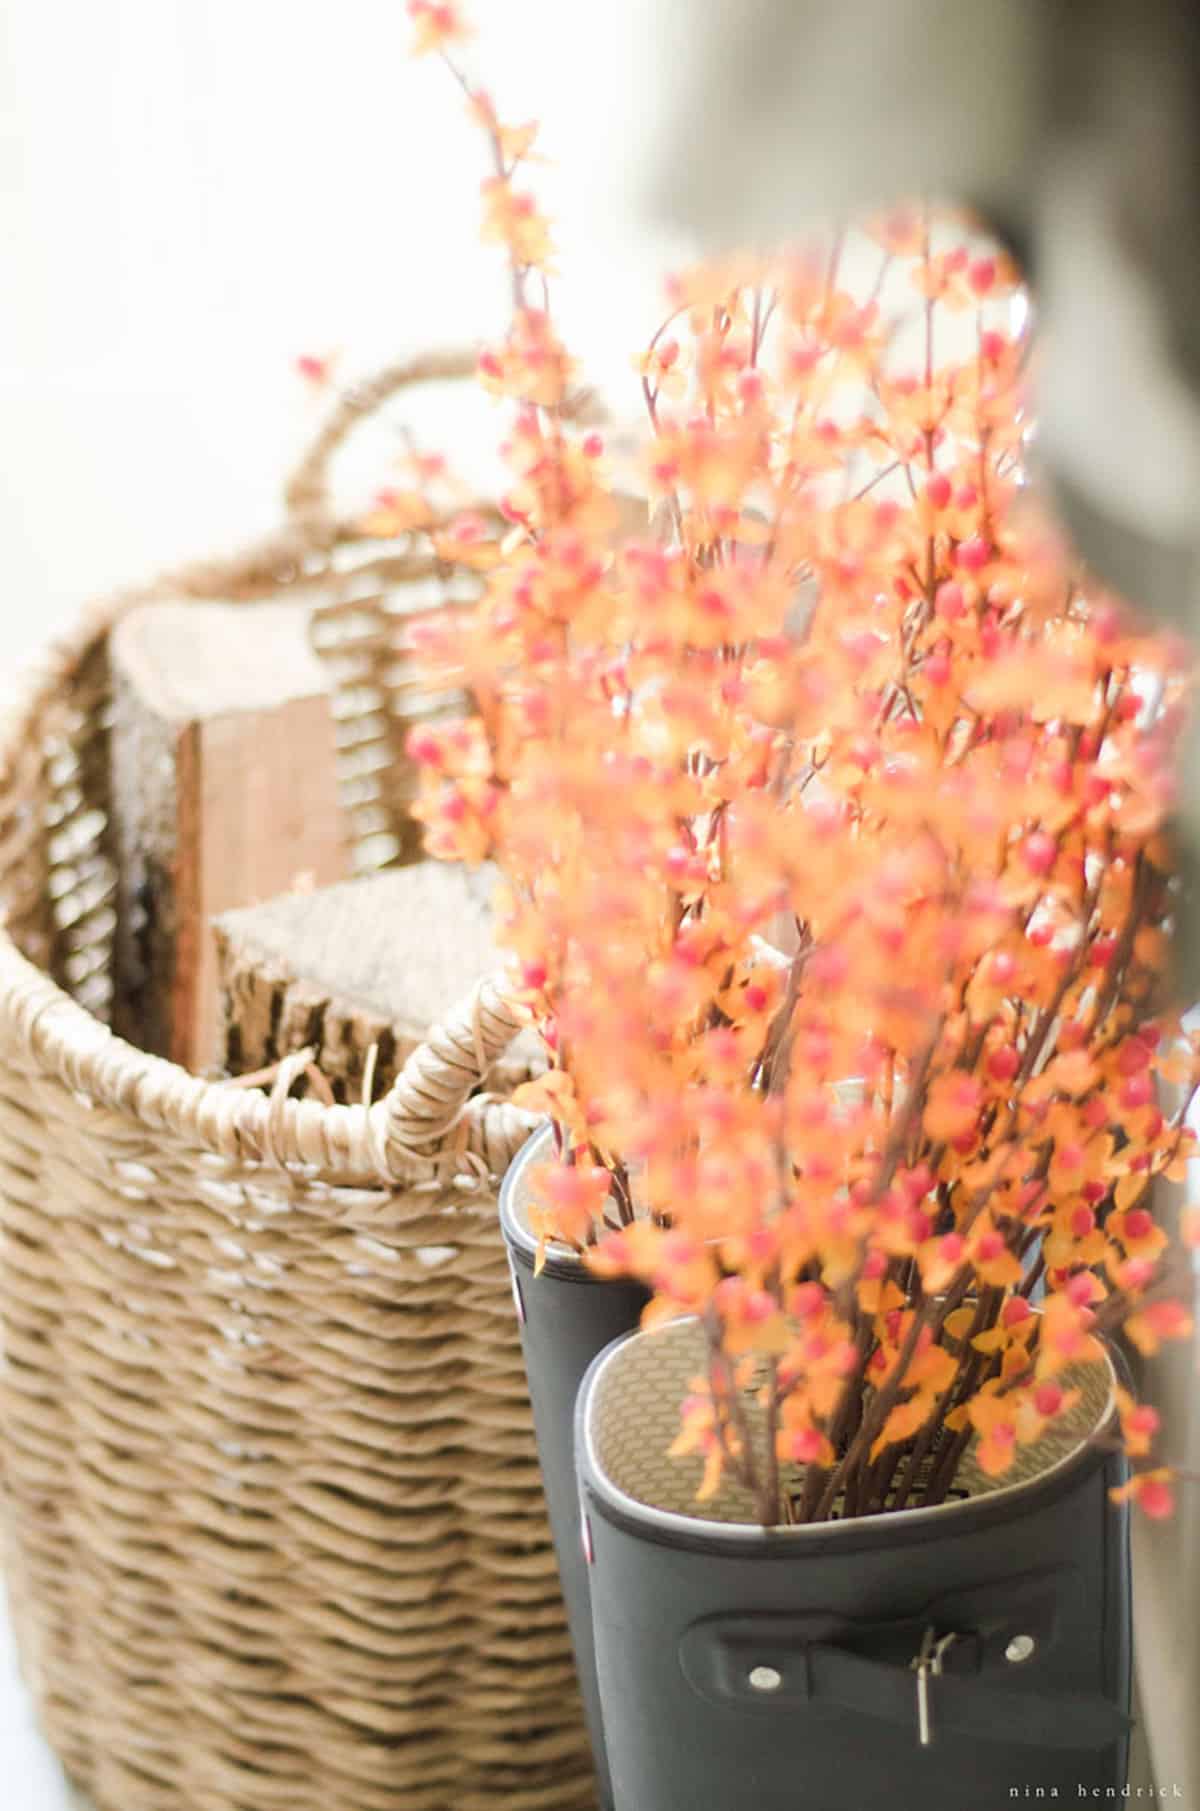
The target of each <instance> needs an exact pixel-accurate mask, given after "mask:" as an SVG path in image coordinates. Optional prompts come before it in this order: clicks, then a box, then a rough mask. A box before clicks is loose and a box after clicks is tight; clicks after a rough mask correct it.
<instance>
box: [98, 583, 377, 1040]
mask: <svg viewBox="0 0 1200 1811" xmlns="http://www.w3.org/2000/svg"><path fill="white" fill-rule="evenodd" d="M309 616H310V609H309V607H308V606H307V605H305V604H298V603H294V602H288V603H256V604H237V605H234V604H219V603H213V604H208V603H178V604H176V603H163V604H151V605H147V606H145V607H143V608H142V609H139V610H135V611H133V612H131V614H130V615H129V616H127V617H126V618H125V619H124V620H123V621H122V622H121V623H120V624H119V625H118V627H117V628H116V630H115V631H114V634H113V636H112V640H111V660H112V680H113V726H112V801H113V803H112V816H113V836H114V843H115V852H116V857H117V865H118V870H119V875H120V880H119V888H118V927H117V947H116V999H115V1003H114V1023H115V1025H116V1028H117V1030H118V1031H119V1032H120V1033H121V1034H122V1035H123V1036H125V1037H127V1038H129V1039H130V1040H131V1041H132V1042H134V1043H137V1044H140V1045H141V1046H142V1047H143V1048H144V1049H148V1050H152V1051H154V1052H156V1053H157V1054H158V1055H161V1056H169V1057H171V1058H172V1059H173V1060H174V1061H176V1062H179V1063H182V1064H184V1065H185V1067H187V1068H190V1069H194V1070H201V1069H203V1068H205V1067H206V1066H207V1065H209V1064H210V1063H211V1062H212V1061H213V1058H214V1056H215V1054H216V1036H217V982H216V950H215V946H214V941H213V936H212V930H211V921H212V919H213V918H214V916H216V914H218V913H220V912H223V911H227V910H229V909H230V908H233V907H238V906H246V905H249V904H251V903H252V902H253V901H255V900H258V899H267V898H270V897H271V896H272V895H274V894H277V893H279V892H281V891H283V890H284V889H286V888H288V887H291V886H294V885H295V884H296V882H297V880H298V879H299V878H300V877H302V876H310V877H311V878H312V879H313V881H315V882H316V883H317V884H318V885H324V884H327V883H329V882H332V881H336V880H339V879H340V878H341V877H342V876H343V875H344V874H345V873H346V872H347V868H348V857H347V851H346V847H345V834H344V824H343V820H342V815H341V812H340V809H339V805H338V798H337V786H336V774H335V758H334V728H333V720H332V712H331V706H330V700H329V697H328V693H327V684H326V680H325V677H324V673H323V671H322V668H321V665H320V663H319V662H318V661H317V660H316V659H315V657H314V656H313V654H312V652H311V650H310V647H309V637H308V623H309Z"/></svg>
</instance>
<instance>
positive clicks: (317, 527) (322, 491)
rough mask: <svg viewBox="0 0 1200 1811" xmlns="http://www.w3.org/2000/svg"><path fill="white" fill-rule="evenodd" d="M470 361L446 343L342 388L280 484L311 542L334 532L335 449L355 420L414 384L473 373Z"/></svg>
mask: <svg viewBox="0 0 1200 1811" xmlns="http://www.w3.org/2000/svg"><path fill="white" fill-rule="evenodd" d="M476 363H477V354H476V353H475V352H474V351H472V350H469V349H467V348H466V347H447V348H443V349H441V350H439V351H434V352H425V353H420V354H418V356H417V357H415V358H410V359H405V360H402V361H400V362H398V363H396V364H392V365H388V366H386V367H385V368H384V370H382V371H379V372H377V373H376V375H375V376H374V377H369V378H365V379H364V380H363V381H362V382H361V383H357V384H354V385H353V386H352V387H351V388H350V389H348V390H346V391H345V392H344V393H343V395H342V396H341V397H340V398H339V399H338V403H337V407H336V408H335V409H334V411H333V413H332V414H331V415H330V416H329V418H328V420H327V421H325V423H324V424H323V425H322V427H321V429H320V430H319V432H318V434H317V436H316V438H315V439H314V441H313V442H312V445H311V446H310V447H309V449H308V451H307V452H306V453H305V454H304V456H303V458H302V459H301V460H300V462H299V464H298V465H297V466H296V468H295V470H294V471H293V472H292V475H291V477H290V478H289V479H288V481H287V483H286V485H285V486H284V493H283V499H284V505H285V507H286V509H287V513H288V516H289V518H290V520H291V522H292V524H293V525H294V526H295V527H296V528H298V529H300V530H301V531H302V532H303V533H304V535H305V536H306V538H307V539H309V540H310V541H311V542H312V543H313V544H314V545H315V546H320V547H327V546H330V545H332V543H333V541H334V540H335V539H336V538H337V535H338V533H339V524H338V522H337V520H336V517H335V516H334V511H333V499H332V495H331V492H330V466H331V464H332V461H333V457H334V455H335V453H337V452H338V450H339V449H340V448H341V447H342V446H343V445H344V444H345V442H346V441H347V440H348V439H349V437H350V435H351V434H352V433H353V431H354V429H355V428H356V427H358V426H359V424H360V423H361V422H364V421H367V420H369V418H370V417H371V416H372V415H374V414H376V413H377V412H378V410H380V409H381V408H382V407H383V406H384V404H385V403H387V402H390V400H391V398H392V397H393V396H397V395H399V393H400V392H401V391H402V390H408V389H412V388H415V387H416V386H417V385H419V384H429V383H452V382H459V381H461V380H462V379H463V378H466V377H471V376H473V375H474V372H475V368H476Z"/></svg>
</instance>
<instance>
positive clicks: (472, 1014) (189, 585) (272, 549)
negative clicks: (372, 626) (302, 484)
mask: <svg viewBox="0 0 1200 1811" xmlns="http://www.w3.org/2000/svg"><path fill="white" fill-rule="evenodd" d="M305 547H306V542H305V539H304V537H303V536H299V537H297V536H296V535H294V534H292V533H291V532H285V533H284V534H283V535H282V536H280V537H278V538H277V539H276V540H275V541H271V542H266V543H264V544H263V546H262V548H261V549H258V550H251V552H250V553H249V554H248V555H245V556H239V557H238V558H237V559H236V560H235V561H231V562H229V564H228V568H227V570H228V571H229V572H230V573H237V574H243V573H245V572H248V571H252V570H258V571H260V572H262V573H267V572H270V571H274V572H276V573H278V574H279V575H280V582H281V583H283V582H286V581H287V580H288V579H290V578H295V577H298V576H300V569H301V567H302V565H303V556H304V552H305ZM310 550H311V549H310ZM225 570H226V568H225V567H223V566H220V565H218V566H215V567H207V568H195V569H192V571H191V572H187V573H183V574H181V575H180V580H179V583H178V585H177V586H176V587H174V593H175V595H178V596H179V597H180V598H181V599H183V600H185V601H186V600H187V599H188V598H189V597H193V598H199V597H207V598H211V597H213V595H214V592H216V593H219V591H220V589H221V587H220V586H219V585H217V584H214V580H216V579H219V577H220V575H221V573H222V572H223V571H225ZM171 591H172V586H171V584H170V581H169V580H168V581H160V582H158V583H156V584H154V585H152V586H147V587H145V588H141V589H138V590H131V591H127V592H124V593H121V594H119V595H118V596H116V597H114V598H111V599H107V600H104V601H102V602H100V603H92V604H89V605H85V606H84V608H83V609H82V610H81V611H80V612H78V613H77V615H76V617H75V619H74V621H73V623H72V624H71V625H70V626H69V627H68V628H67V629H66V630H65V631H63V632H62V633H60V634H59V635H58V636H56V637H55V638H54V639H53V640H52V641H51V642H50V643H49V644H48V645H47V646H45V647H44V648H43V649H42V650H41V651H40V652H39V653H37V654H35V655H34V656H33V657H32V659H29V660H27V661H26V662H25V663H24V665H23V667H22V668H21V669H19V671H18V673H17V676H16V679H15V681H14V684H13V686H12V688H11V690H10V692H9V697H8V699H7V701H6V706H5V709H4V711H3V715H2V716H0V771H3V770H4V769H6V768H8V767H10V766H11V765H12V764H13V763H14V762H15V761H16V760H17V759H18V758H19V756H20V751H21V748H22V745H23V744H25V743H26V742H27V741H28V740H29V739H30V738H32V737H34V736H36V735H38V734H40V733H41V730H40V719H41V717H42V715H43V713H45V712H46V711H47V710H48V709H50V708H52V706H53V704H54V700H55V696H56V694H58V693H59V692H60V691H61V690H62V687H63V685H64V683H65V682H66V681H67V680H68V679H69V678H70V676H71V675H72V674H73V673H74V672H76V671H77V670H78V668H79V667H80V666H81V665H82V664H83V662H84V661H85V660H86V659H87V658H88V657H89V656H90V655H92V654H93V653H94V652H95V651H96V650H97V649H98V647H99V646H100V645H101V644H102V643H103V641H104V640H105V639H106V638H107V636H108V635H109V634H110V632H111V630H112V629H113V627H114V626H115V624H116V623H117V621H118V620H119V619H120V618H121V616H123V615H124V614H125V613H126V611H128V610H130V609H132V608H135V607H136V606H137V605H138V604H140V603H144V602H147V601H150V600H151V599H160V598H162V597H164V596H166V595H168V594H170V593H171ZM0 1014H2V1016H3V1020H4V1034H5V1035H6V1036H7V1037H9V1038H14V1039H16V1040H17V1041H18V1042H19V1044H20V1045H21V1047H22V1048H23V1049H24V1050H25V1051H26V1052H27V1053H28V1054H29V1055H30V1056H31V1057H33V1059H34V1060H35V1062H36V1063H37V1065H38V1067H39V1068H40V1069H42V1070H44V1071H47V1072H49V1073H50V1074H52V1075H53V1076H54V1077H55V1078H56V1079H58V1080H59V1081H60V1082H62V1083H63V1084H65V1085H66V1086H67V1087H69V1088H71V1089H72V1090H73V1091H74V1092H76V1093H79V1094H82V1095H84V1096H86V1097H87V1098H88V1099H89V1100H91V1101H93V1102H95V1103H96V1104H98V1105H102V1106H104V1107H107V1108H109V1109H112V1110H113V1111H116V1112H120V1113H123V1114H127V1115H131V1116H132V1117H133V1118H135V1119H136V1120H137V1121H138V1122H139V1123H140V1124H142V1125H144V1126H145V1127H147V1128H148V1129H150V1130H152V1131H166V1132H169V1133H171V1134H174V1135H177V1136H179V1137H181V1138H183V1139H186V1140H187V1141H188V1142H189V1143H193V1144H196V1145H199V1146H200V1147H202V1148H204V1149H207V1150H208V1151H210V1152H212V1153H213V1154H214V1155H217V1156H220V1157H223V1158H227V1159H235V1160H253V1161H259V1162H266V1163H271V1164H274V1165H276V1166H277V1167H279V1168H292V1167H299V1168H302V1169H313V1170H316V1171H318V1172H322V1173H329V1172H333V1173H334V1174H335V1175H336V1176H337V1178H338V1180H339V1181H344V1183H345V1184H346V1185H347V1186H353V1185H355V1184H360V1185H361V1184H363V1183H365V1184H368V1185H370V1184H374V1185H375V1186H379V1185H381V1184H382V1185H384V1186H389V1187H392V1186H396V1185H398V1184H401V1185H408V1186H419V1185H421V1184H426V1183H434V1182H439V1181H440V1182H446V1181H448V1180H450V1179H451V1178H453V1177H454V1176H456V1175H461V1176H462V1177H463V1178H464V1179H471V1178H474V1179H480V1178H481V1177H482V1176H483V1175H484V1174H485V1173H487V1174H490V1175H493V1176H494V1175H495V1174H496V1172H497V1170H502V1169H503V1168H504V1167H506V1165H507V1162H508V1160H509V1158H510V1157H511V1155H512V1154H513V1153H514V1152H515V1151H516V1150H517V1149H518V1148H519V1146H520V1144H521V1143H522V1142H523V1141H524V1139H525V1138H526V1137H527V1136H528V1134H529V1132H530V1131H531V1130H532V1129H533V1127H534V1125H535V1124H536V1121H535V1119H534V1118H533V1117H532V1116H531V1115H529V1114H525V1113H522V1112H520V1111H519V1110H518V1109H516V1108H514V1107H512V1106H511V1105H510V1104H509V1103H507V1102H505V1101H498V1100H494V1099H493V1098H491V1097H489V1096H478V1097H477V1098H476V1099H475V1100H471V1101H470V1102H469V1103H468V1102H467V1096H468V1095H469V1094H470V1093H471V1091H472V1090H473V1089H474V1088H475V1087H476V1086H477V1084H478V1082H479V1080H480V1079H481V1075H482V1072H483V1066H484V1059H485V1058H486V1060H487V1062H489V1063H490V1061H491V1060H492V1059H493V1058H494V1057H495V1056H496V1055H498V1054H499V1052H500V1051H501V1050H502V1049H503V1048H504V1046H505V1045H506V1044H507V1043H508V1042H509V1041H510V1039H511V1038H512V1037H513V1036H514V1035H515V1034H516V1031H517V1030H518V1029H519V1028H520V1021H519V1018H518V1016H517V1014H516V1012H515V1011H514V1008H513V1006H512V1003H511V1000H510V999H509V996H508V990H507V988H506V987H505V984H504V979H503V971H501V974H500V975H498V976H493V977H489V978H487V979H486V980H485V981H484V982H482V983H481V984H480V986H479V988H478V989H477V990H476V991H475V993H474V994H473V995H472V996H471V997H470V999H469V1000H468V1001H465V1002H463V1003H462V1004H461V1006H460V1007H459V1008H457V1009H456V1011H455V1013H453V1014H451V1015H449V1016H448V1018H447V1019H446V1020H445V1021H444V1022H443V1027H442V1028H438V1027H435V1028H433V1030H432V1031H431V1033H430V1037H429V1039H428V1040H427V1041H426V1043H425V1044H423V1045H422V1046H420V1047H419V1048H418V1049H417V1050H416V1051H415V1052H414V1053H413V1055H412V1056H411V1057H410V1058H409V1059H408V1062H407V1063H406V1064H405V1066H404V1069H403V1070H402V1071H401V1074H400V1075H399V1076H398V1077H397V1079H396V1081H395V1082H394V1083H393V1086H392V1090H391V1092H390V1094H389V1095H388V1096H387V1097H386V1098H385V1099H384V1100H381V1101H377V1102H375V1103H374V1104H373V1105H372V1106H370V1107H364V1106H361V1105H354V1106H342V1105H335V1106H331V1107H329V1106H324V1105H323V1104H322V1103H321V1102H319V1101H315V1100H311V1099H305V1100H293V1099H289V1098H288V1097H287V1093H286V1088H285V1087H284V1088H280V1087H277V1088H276V1089H275V1090H274V1091H273V1093H272V1094H270V1095H267V1094H264V1093H262V1092H261V1091H260V1090H258V1089H253V1088H238V1087H231V1086H230V1085H229V1084H228V1082H221V1081H207V1080H205V1079H204V1078H203V1077H202V1076H197V1075H192V1074H191V1073H190V1072H189V1071H188V1070H186V1069H184V1068H182V1067H181V1066H180V1065H179V1064H177V1063H172V1062H170V1061H168V1060H167V1059H166V1058H164V1057H158V1056H154V1055H151V1054H150V1053H149V1052H148V1051H144V1050H140V1049H138V1048H137V1047H136V1046H135V1045H133V1044H129V1043H127V1042H126V1041H125V1040H124V1039H123V1038H120V1037H118V1036H117V1034H116V1033H115V1032H113V1031H112V1030H111V1029H110V1028H109V1027H108V1026H107V1025H104V1024H102V1023H101V1021H100V1020H99V1019H97V1018H96V1017H95V1016H94V1015H93V1014H92V1013H90V1012H89V1011H88V1010H87V1008H86V1007H85V1006H82V1005H81V1004H80V1003H79V1002H78V1001H77V1000H74V999H72V998H71V996H70V995H69V994H68V993H67V992H66V991H65V990H64V989H63V988H62V987H60V986H59V984H58V983H57V982H56V981H55V980H54V979H53V978H52V977H51V976H50V975H49V974H47V973H46V972H45V971H44V970H43V969H41V968H39V967H38V966H37V965H36V964H35V963H33V962H31V961H30V960H29V958H28V957H26V956H25V955H24V954H23V953H22V952H21V951H20V950H19V949H18V948H17V946H16V944H15V943H14V942H13V939H12V937H11V935H10V933H9V931H8V929H7V926H5V925H4V924H3V923H2V922H0ZM481 1020H482V1021H485V1023H484V1024H481ZM464 1026H465V1027H466V1030H467V1032H468V1033H469V1035H465V1036H464ZM439 1029H443V1030H445V1031H446V1033H447V1038H448V1039H449V1041H450V1042H452V1043H454V1044H455V1045H456V1050H455V1051H454V1052H452V1053H451V1052H448V1051H447V1049H446V1048H445V1045H446V1042H447V1039H446V1038H444V1039H443V1040H442V1045H443V1048H442V1049H441V1051H440V1052H439V1051H437V1050H436V1049H435V1048H434V1047H435V1046H436V1045H437V1044H438V1042H439V1039H438V1032H439ZM455 1033H457V1036H456V1035H455ZM464 1046H465V1051H466V1052H469V1053H473V1055H474V1057H476V1058H477V1059H478V1060H477V1061H476V1060H470V1059H469V1058H464ZM456 1058H457V1060H455V1059H456ZM291 1079H292V1078H291V1077H289V1076H288V1074H287V1069H286V1065H285V1066H284V1068H283V1070H282V1071H281V1080H282V1081H286V1082H287V1083H288V1084H289V1085H290V1080H291ZM484 1153H486V1160H485V1157H484Z"/></svg>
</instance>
